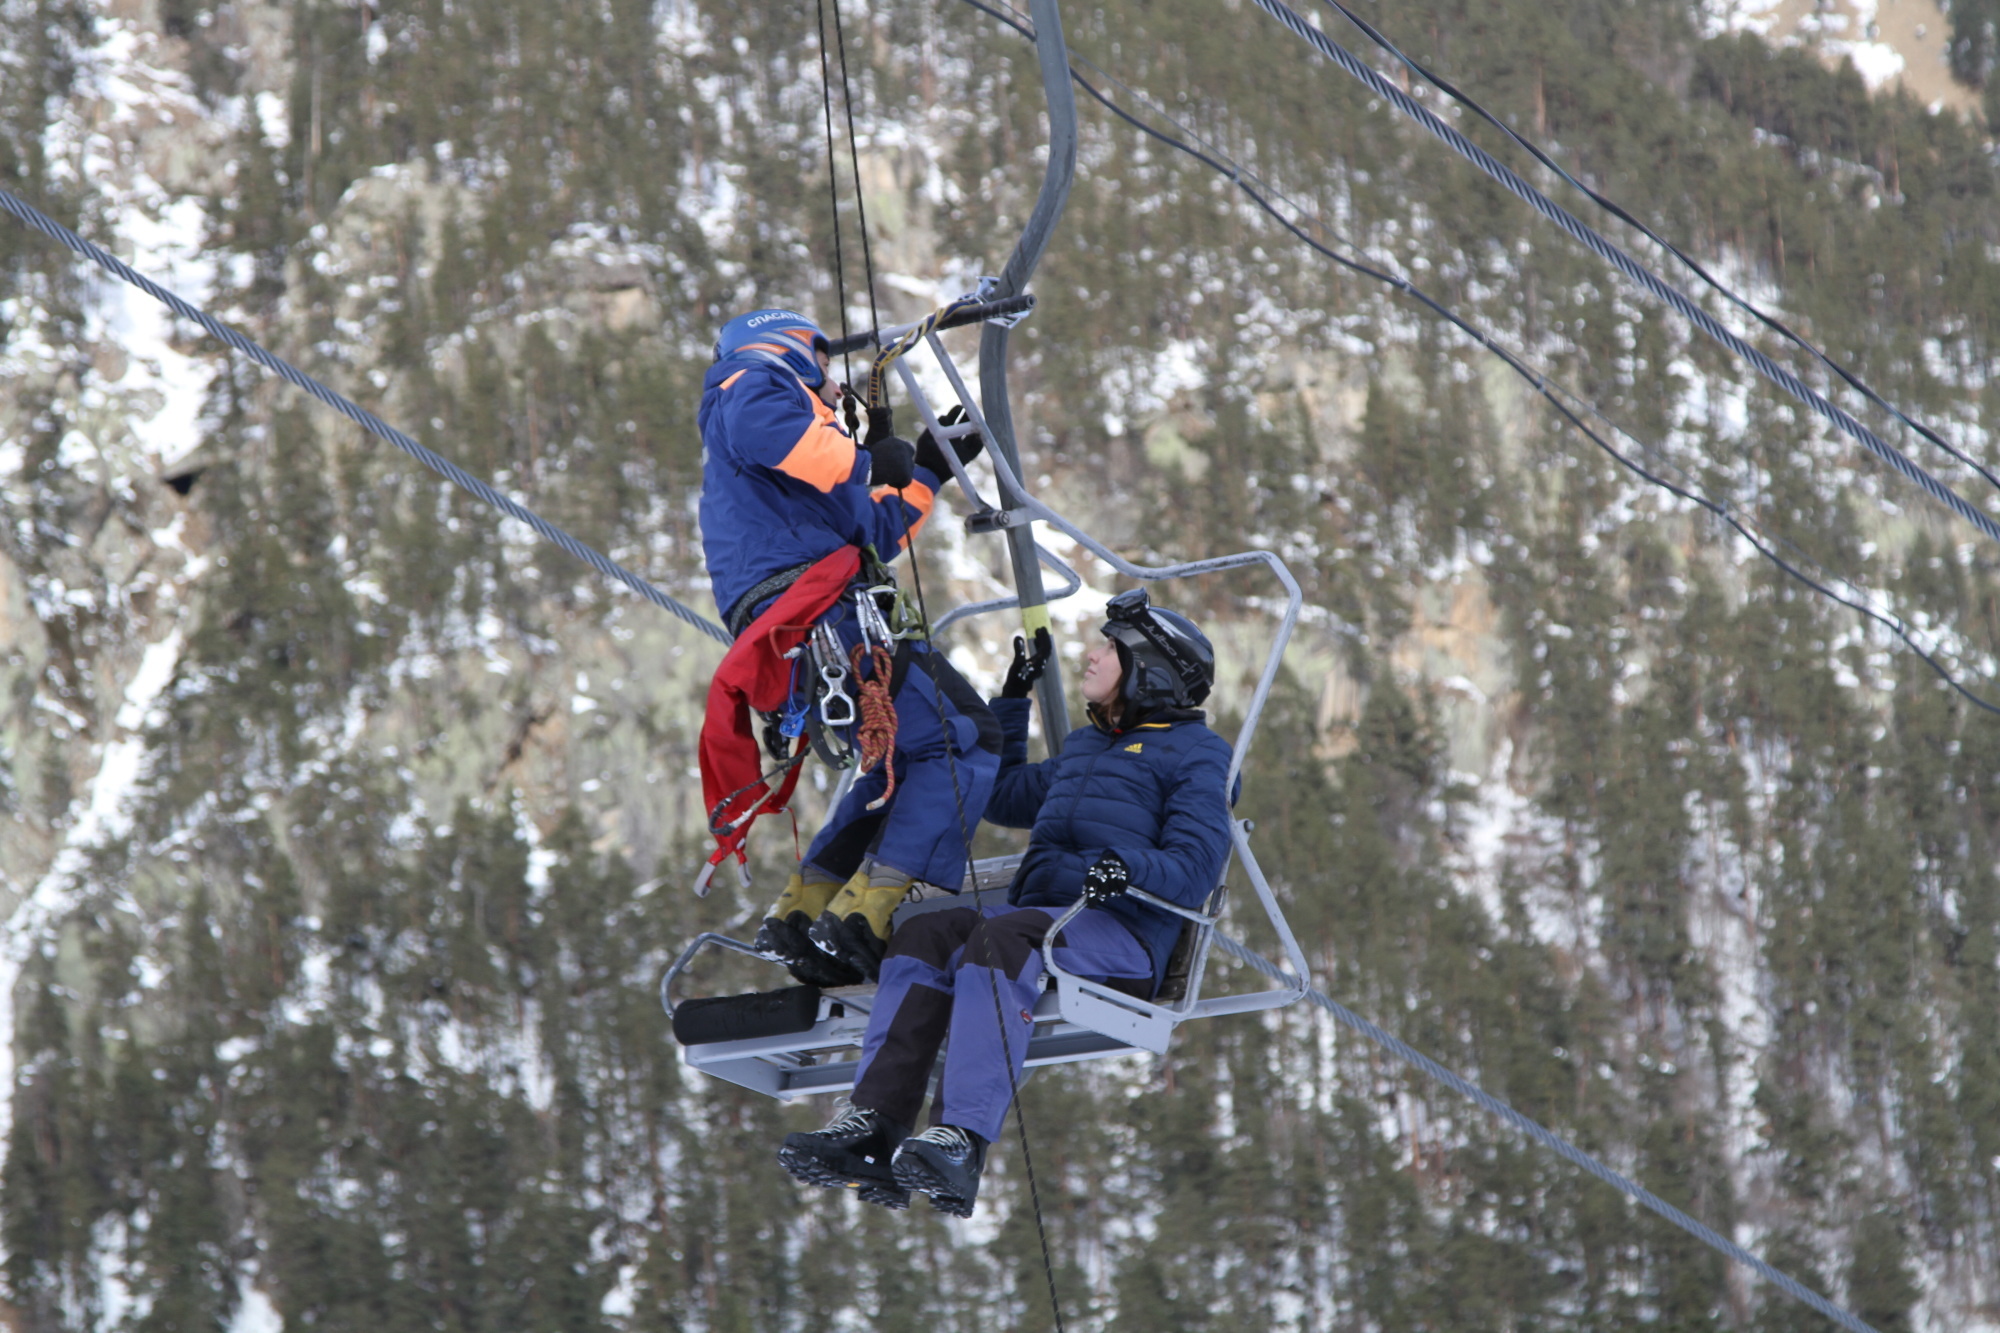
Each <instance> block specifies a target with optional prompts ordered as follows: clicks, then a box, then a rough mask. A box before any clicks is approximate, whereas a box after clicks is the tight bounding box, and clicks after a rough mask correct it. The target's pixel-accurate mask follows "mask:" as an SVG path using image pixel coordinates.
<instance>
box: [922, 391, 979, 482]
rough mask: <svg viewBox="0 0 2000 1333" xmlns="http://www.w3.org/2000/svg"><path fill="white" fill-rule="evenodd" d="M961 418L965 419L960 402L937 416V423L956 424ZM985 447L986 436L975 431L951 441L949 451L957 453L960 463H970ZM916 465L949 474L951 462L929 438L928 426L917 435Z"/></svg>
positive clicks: (940, 474) (935, 442)
mask: <svg viewBox="0 0 2000 1333" xmlns="http://www.w3.org/2000/svg"><path fill="white" fill-rule="evenodd" d="M963 420H965V405H964V404H963V403H961V404H959V405H958V406H956V407H954V408H952V409H951V411H949V412H947V413H945V414H944V415H943V416H941V417H939V418H938V425H940V426H956V425H957V424H958V423H959V422H961V421H963ZM985 447H986V437H985V436H984V435H981V434H979V433H978V432H977V431H974V432H973V433H972V434H970V435H961V436H959V437H958V438H957V439H955V440H953V441H952V442H951V451H952V452H953V453H955V454H957V455H958V461H959V462H960V463H970V462H971V461H972V460H973V459H975V458H977V457H979V451H980V450H981V449H984V448H985ZM917 466H918V467H927V468H929V469H930V470H931V471H932V472H934V473H936V474H937V475H938V476H940V477H949V476H950V475H951V464H950V463H948V462H946V461H945V456H944V450H943V449H942V448H940V447H939V446H938V442H937V441H936V440H935V439H933V438H931V431H930V427H928V426H926V427H924V433H923V434H922V435H919V436H918V437H917Z"/></svg>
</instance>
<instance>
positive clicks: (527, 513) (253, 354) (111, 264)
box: [0, 190, 734, 647]
mask: <svg viewBox="0 0 2000 1333" xmlns="http://www.w3.org/2000/svg"><path fill="white" fill-rule="evenodd" d="M0 208H3V209H5V210H6V211H7V212H9V213H12V214H13V215H14V216H15V217H16V218H18V219H19V220H21V221H22V222H25V223H26V224H28V225H29V226H30V227H33V228H34V229H35V230H36V231H39V232H41V233H42V234H43V235H45V236H48V237H50V238H51V239H53V240H57V241H60V242H62V243H63V244H64V245H66V246H68V247H69V248H70V249H72V250H74V251H76V252H77V253H78V254H80V255H82V256H83V257H84V258H86V259H88V260H90V261H91V262H92V263H94V264H96V265H97V266H98V267H99V268H102V269H103V270H105V271H106V272H107V273H110V274H111V275H112V276H114V277H116V278H118V279H119V280H121V281H123V282H128V283H130V284H132V285H133V286H134V287H137V288H138V289H139V290H140V291H142V292H144V293H146V295H148V296H150V297H152V298H153V299H154V300H156V301H158V302H160V304H162V305H164V306H166V307H167V309H169V310H171V311H173V312H174V313H175V314H176V315H179V316H180V317H181V318H183V319H189V320H193V321H194V322H195V323H196V324H199V325H200V326H201V327H202V328H203V329H205V330H207V331H208V332H209V333H210V334H211V335H213V336H214V337H216V338H219V339H221V340H222V341H223V342H225V343H227V344H228V345H229V346H231V347H233V348H235V349H236V350H237V351H239V352H241V353H242V354H243V355H245V356H247V357H249V358H250V359H251V360H252V361H255V362H256V363H257V364H258V365H260V366H263V367H264V368H265V369H266V370H269V371H272V372H274V373H275V374H277V375H278V376H279V377H280V378H282V379H284V380H285V381H286V382H287V383H290V384H292V385H294V386H296V387H297V388H300V389H303V390H305V391H306V392H307V393H309V394H311V395H312V396H313V397H314V398H317V399H319V401H320V402H322V403H325V404H326V405H327V406H328V407H330V408H332V409H333V410H334V411H336V412H338V413H340V414H341V415H342V416H344V417H346V418H347V419H348V420H349V421H352V422H353V423H354V424H355V425H357V426H360V427H361V428H362V429H363V430H365V431H367V432H368V433H369V434H370V435H373V436H375V437H376V438H377V439H380V440H385V441H387V442H388V443H390V444H393V445H395V446H396V447H397V448H398V449H401V450H402V451H403V452H404V453H406V454H408V455H409V456H410V457H411V458H414V459H416V460H417V461H418V462H419V463H422V464H423V465H424V466H425V467H427V468H429V469H430V470H431V471H433V472H435V473H437V474H438V475H439V476H441V477H443V478H444V479H445V480H446V481H449V482H451V483H452V485H454V486H457V487H458V488H459V489H460V490H463V491H465V492H467V493H468V494H470V495H472V496H473V497H474V498H475V499H478V500H482V501H484V502H485V503H487V504H489V505H491V506H493V507H494V508H495V509H498V510H499V511H500V512H501V513H503V514H505V515H507V517H509V518H512V519H518V520H520V521H521V522H523V523H525V524H527V525H528V526H529V527H530V528H532V529H534V530H535V532H536V533H537V534H539V535H540V536H541V537H543V538H544V539H546V540H548V541H551V542H554V543H555V544H556V545H557V546H560V547H561V548H562V549H563V550H565V551H567V552H569V553H570V554H571V555H573V556H575V557H576V558H577V559H579V560H581V561H583V562H584V563H585V564H587V565H589V566H590V567H591V568H592V569H595V570H596V571H597V572H598V573H600V574H603V575H605V576H606V577H608V578H614V579H617V580H618V581H619V582H620V583H622V584H624V585H625V586H626V587H628V588H630V589H631V590H632V591H633V592H636V593H638V594H639V595H640V596H641V597H643V598H645V599H646V600H647V601H649V602H651V603H652V604H653V605H655V606H657V607H659V608H660V609H661V610H663V611H668V612H671V613H672V614H674V615H675V616H678V617H679V618H680V619H681V620H683V621H686V622H687V623H688V624H690V625H692V626H694V627H695V628H696V629H698V630H700V631H701V632H702V633H704V634H706V635H708V637H709V638H711V639H714V640H715V641H716V642H717V643H719V644H722V645H723V646H724V647H728V646H729V645H730V644H731V643H733V642H734V640H733V639H731V638H730V636H729V631H728V630H726V629H724V628H723V627H722V626H720V625H718V624H716V623H715V622H714V621H712V620H710V619H709V618H708V617H707V616H704V615H702V614H701V613H700V612H699V611H696V610H695V609H694V608H692V607H689V606H684V605H682V604H681V603H679V602H677V601H675V600H674V599H673V598H671V597H669V596H667V595H666V594H665V593H663V592H661V591H660V590H659V589H658V588H656V587H654V586H653V585H652V584H651V583H649V582H647V581H646V580H645V579H642V578H640V577H639V576H638V575H637V574H634V573H633V572H632V571H631V570H629V569H627V568H625V567H624V566H623V565H621V564H619V563H618V562H617V561H615V560H613V559H611V558H610V557H609V556H606V555H603V554H601V553H600V552H598V551H597V550H596V549H595V548H593V547H590V546H587V545H585V544H584V543H583V542H580V541H578V540H577V539H576V538H574V537H572V536H570V535H569V534H568V533H567V532H564V531H563V530H562V529H561V528H559V527H557V526H556V525H555V524H553V523H551V522H549V521H548V520H547V519H545V518H543V517H542V516H541V515H539V514H537V513H535V511H534V510H532V509H529V508H528V507H527V506H526V505H523V504H521V503H519V502H518V501H515V500H511V499H509V498H508V497H506V496H505V495H502V494H501V493H500V492H499V491H497V490H495V489H493V487H491V486H489V485H487V484H486V483H485V482H483V481H481V480H479V478H477V477H475V476H473V475H472V474H471V473H469V472H467V471H466V470H465V469H463V468H461V467H459V466H458V465H457V464H456V463H453V462H451V461H450V460H449V459H446V458H443V457H440V456H439V455H437V454H435V453H433V452H431V451H430V450H429V449H426V448H425V447H424V446H423V445H421V444H418V443H417V442H416V441H415V440H413V439H411V438H410V437H409V436H408V435H405V434H404V433H403V432H402V431H400V430H397V429H396V428H395V427H394V426H391V425H389V424H388V423H387V422H385V421H383V420H382V419H381V418H380V417H378V416H376V415H375V414H374V413H373V412H370V411H368V410H367V409H366V408H362V407H357V406H355V404H354V403H352V402H350V401H349V400H348V399H346V398H344V397H342V396H341V395H340V394H338V393H335V392H334V391H333V390H332V389H329V388H327V387H326V385H324V384H321V383H320V382H319V381H318V380H316V379H314V378H313V377H312V376H311V375H308V374H306V373H305V372H304V371H303V370H300V369H299V368H298V367H297V366H294V365H293V364H292V363H291V362H289V361H287V360H285V359H284V358H283V357H280V356H276V355H273V354H272V353H270V352H267V351H265V350H264V349H263V348H262V347H260V346H258V345H257V344H256V343H254V342H252V341H251V340H250V339H248V338H246V337H244V336H243V335H242V334H240V333H238V332H237V331H236V330H235V329H233V328H231V327H229V325H227V324H224V323H223V322H222V321H221V320H219V319H216V318H214V317H213V316H211V315H208V314H206V313H204V312H203V311H200V310H197V309H195V308H194V307H193V306H191V305H189V304H188V303H187V302H186V301H184V300H182V299H181V298H180V297H178V296H176V295H175V294H174V293H172V292H170V291H168V290H167V289H166V288H165V287H162V286H160V285H159V284H158V283H156V282H154V281H153V280H152V279H150V278H148V277H146V276H144V275H143V274H140V273H138V272H135V271H134V270H133V269H132V268H131V267H130V266H129V265H127V264H126V263H125V262H124V261H123V260H121V259H119V258H118V257H117V256H116V255H113V254H111V253H110V252H109V251H107V250H105V249H104V248H103V247H101V246H98V245H95V244H93V243H92V242H90V241H86V240H85V239H84V238H83V237H81V236H79V235H77V234H76V233H75V232H73V231H71V230H70V229H69V228H68V227H65V226H63V225H62V223H60V222H57V221H56V220H55V219H53V218H51V217H49V216H48V215H47V214H45V213H43V212H42V211H41V210H40V209H38V208H36V207H34V206H33V205H32V204H28V203H24V202H22V201H21V200H20V199H17V198H15V197H14V195H12V194H10V193H8V192H7V191H6V190H0Z"/></svg>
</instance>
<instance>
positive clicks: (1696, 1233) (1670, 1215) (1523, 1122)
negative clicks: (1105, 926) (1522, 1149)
mask: <svg viewBox="0 0 2000 1333" xmlns="http://www.w3.org/2000/svg"><path fill="white" fill-rule="evenodd" d="M1215 941H1216V943H1217V944H1219V945H1221V946H1222V949H1223V951H1224V952H1225V953H1227V954H1228V955H1229V956H1230V957H1232V958H1235V959H1237V960H1239V961H1241V962H1243V963H1247V964H1248V965H1249V966H1251V967H1253V968H1255V969H1256V970H1257V971H1259V972H1261V973H1263V974H1264V975H1265V976H1267V977H1272V978H1274V979H1276V980H1280V981H1284V980H1288V979H1289V974H1287V973H1286V972H1285V971H1284V970H1283V969H1282V968H1280V967H1279V966H1278V965H1277V964H1276V963H1274V962H1272V961H1271V960H1270V959H1268V958H1265V957H1263V956H1262V955H1261V954H1258V953H1255V952H1253V951H1252V950H1250V949H1249V948H1246V947H1245V946H1244V945H1241V944H1238V943H1237V942H1236V941H1235V940H1232V939H1230V938H1229V937H1228V936H1227V935H1224V934H1222V933H1221V932H1220V931H1218V932H1216V936H1215ZM1306 998H1307V999H1309V1000H1311V1001H1312V1002H1313V1003H1314V1004H1316V1005H1318V1006H1319V1007H1320V1008H1321V1009H1324V1010H1325V1011H1326V1012H1327V1013H1329V1014H1331V1015H1333V1019H1334V1021H1335V1022H1337V1023H1339V1024H1340V1025H1341V1026H1342V1027H1344V1028H1347V1029H1349V1030H1350V1031H1353V1032H1358V1033H1360V1034H1361V1035H1362V1036H1364V1037H1366V1038H1367V1039H1368V1040H1369V1041H1372V1042H1374V1043H1375V1044H1376V1045H1377V1046H1379V1047H1381V1048H1382V1049H1383V1050H1385V1051H1387V1052H1389V1053H1390V1054H1391V1055H1393V1056H1395V1057H1396V1058H1397V1059H1399V1060H1401V1061H1403V1062H1404V1063H1405V1064H1408V1065H1411V1066H1413V1067H1415V1068H1416V1069H1418V1070H1421V1071H1422V1072H1423V1073H1424V1074H1426V1075H1428V1076H1429V1077H1431V1078H1433V1079H1436V1080H1437V1081H1438V1082H1439V1083H1442V1084H1444V1085H1445V1086H1446V1087H1447V1088H1450V1089H1451V1090H1452V1091H1453V1092H1455V1093H1457V1094H1458V1095H1459V1096H1461V1097H1464V1098H1466V1099H1467V1100H1469V1101H1471V1102H1472V1103H1473V1104H1475V1105H1476V1106H1478V1107H1479V1108H1480V1109H1481V1110H1482V1111H1485V1112H1486V1113H1487V1114H1488V1115H1491V1116H1494V1117H1496V1118H1498V1119H1500V1120H1503V1121H1505V1122H1506V1123H1507V1124H1508V1125H1510V1126H1512V1127H1513V1128H1514V1129H1516V1130H1518V1131H1520V1132H1521V1133H1522V1134H1525V1135H1527V1136H1528V1137H1529V1138H1531V1139H1533V1140H1534V1141H1535V1142H1537V1143H1539V1144H1541V1145H1542V1146H1543V1147H1544V1148H1547V1149H1548V1150H1549V1151H1550V1152H1552V1153H1555V1154H1556V1155H1557V1156H1558V1157H1561V1158H1563V1159H1564V1160H1565V1161H1567V1162H1570V1163H1571V1164H1573V1165H1575V1166H1579V1167H1581V1168H1583V1169H1584V1170H1585V1171H1588V1172H1589V1173H1590V1174H1591V1175H1593V1176H1596V1177H1597V1178H1598V1179H1599V1180H1601V1181H1603V1182H1604V1183H1605V1184H1607V1185H1609V1186H1611V1187H1612V1188H1613V1189H1616V1190H1618V1191H1619V1192H1620V1193H1622V1194H1625V1195H1626V1196H1627V1197H1629V1198H1631V1199H1634V1200H1636V1201H1637V1202H1639V1203H1641V1204H1643V1205H1645V1206H1646V1207H1647V1208H1650V1209H1651V1210H1652V1211H1653V1212H1655V1213H1657V1214H1659V1215H1660V1216H1661V1217H1664V1218H1665V1219H1666V1220H1667V1221H1669V1222H1672V1223H1673V1224H1674V1225H1675V1226H1677V1227H1679V1228H1680V1229H1681V1230H1683V1231H1685V1232H1687V1233H1688V1234H1689V1235H1691V1236H1693V1237H1694V1238H1695V1239H1696V1240H1699V1241H1701V1242H1702V1243H1703V1244H1705V1245H1708V1246H1711V1247H1712V1248H1714V1249H1716V1250H1719V1251H1721V1252H1722V1253H1723V1254H1725V1255H1727V1256H1728V1257H1729V1258H1731V1259H1734V1260H1735V1261H1736V1262H1737V1263H1739V1264H1742V1265H1743V1266H1744V1267H1746V1268H1748V1269H1750V1270H1751V1271H1752V1272H1754V1273H1756V1274H1757V1275H1758V1276H1759V1277H1761V1278H1763V1279H1764V1280H1765V1281H1766V1282H1769V1283H1771V1284H1772V1285H1773V1286H1775V1287H1777V1288H1778V1289H1779V1290H1780V1291H1783V1292H1784V1293H1785V1294H1786V1295H1787V1296H1790V1297H1792V1298H1793V1299H1794V1300H1797V1301H1801V1302H1803V1303H1804V1304H1806V1305H1809V1306H1811V1307H1812V1308H1813V1309H1815V1310H1817V1311H1819V1313H1821V1314H1823V1315H1825V1316H1826V1317H1827V1318H1828V1319H1831V1320H1833V1322H1834V1323H1836V1324H1839V1325H1840V1326H1841V1327H1842V1328H1845V1329H1848V1330H1850V1333H1876V1330H1875V1329H1874V1328H1873V1327H1871V1326H1870V1325H1868V1324H1866V1323H1863V1322H1862V1321H1861V1320H1860V1319H1859V1318H1857V1317H1856V1316H1854V1315H1853V1314H1850V1313H1849V1312H1848V1311H1846V1310H1843V1309H1842V1308H1841V1307H1839V1306H1838V1305H1835V1304H1834V1303H1833V1302H1832V1301H1829V1300H1828V1299H1826V1297H1824V1296H1822V1295H1820V1294H1819V1293H1818V1292H1816V1291H1814V1290H1813V1289H1812V1288H1810V1287H1808V1286H1805V1285H1804V1284H1802V1283H1800V1282H1799V1281H1798V1280H1797V1279H1795V1278H1793V1277H1791V1276H1790V1275H1788V1274H1786V1273H1783V1272H1780V1271H1779V1270H1778V1269H1775V1268H1773V1267H1771V1265H1769V1264H1767V1263H1765V1262H1764V1261H1763V1260H1762V1259H1759V1258H1758V1257H1757V1256H1756V1255H1754V1254H1752V1253H1750V1252H1749V1251H1748V1250H1746V1249H1744V1248H1743V1247H1742V1246H1741V1245H1738V1244H1737V1243H1736V1242H1735V1241H1733V1240H1730V1239H1729V1238H1728V1237H1727V1236H1724V1235H1722V1234H1721V1233H1720V1232H1718V1231H1715V1230H1714V1229H1713V1228H1711V1227H1708V1226H1706V1225H1704V1224H1703V1223H1701V1222H1698V1221H1696V1220H1695V1219H1694V1218H1692V1217H1689V1216H1688V1215H1687V1214H1686V1213H1684V1212H1682V1211H1681V1210H1680V1209H1678V1208H1676V1207H1674V1206H1673V1205H1672V1204H1670V1203H1668V1202H1667V1201H1666V1200H1665V1199H1662V1198H1661V1197H1660V1196H1659V1195H1657V1194H1654V1193H1653V1192H1652V1191H1651V1190H1649V1189H1647V1188H1646V1187H1645V1186H1643V1185H1641V1184H1639V1183H1638V1182H1637V1181H1635V1180H1631V1179H1629V1178H1627V1177H1625V1176H1623V1175H1620V1174H1619V1173H1618V1172H1616V1171H1613V1170H1612V1169H1611V1168H1610V1167H1608V1166H1606V1165H1605V1164H1604V1163H1602V1162H1600V1161H1598V1160H1597V1159H1596V1158H1595V1157H1592V1156H1591V1155H1590V1154H1589V1153H1587V1152H1585V1151H1584V1150H1583V1149H1581V1148H1579V1147H1577V1146H1576V1145H1574V1144H1572V1143H1570V1142H1569V1141H1568V1140H1567V1139H1564V1138H1562V1137H1561V1136H1560V1135H1557V1134H1554V1133H1551V1132H1550V1131H1549V1130H1547V1129H1544V1128H1543V1127H1542V1126H1541V1125H1539V1124H1537V1123H1536V1122H1535V1121H1533V1120H1530V1119H1529V1118H1528V1117H1527V1116H1524V1115H1522V1114H1521V1113H1520V1112H1519V1111H1516V1110H1515V1109H1514V1108H1513V1107H1511V1106H1509V1105H1508V1104H1507V1103H1505V1102H1503V1101H1501V1100H1500V1099H1499V1098H1498V1097H1495V1096H1494V1095H1493V1094H1492V1093H1490V1092H1488V1091H1486V1089H1484V1088H1482V1087H1480V1086H1479V1085H1478V1084H1477V1083H1474V1082H1471V1081H1470V1080H1468V1079H1465V1078H1461V1077H1460V1076H1459V1075H1457V1074H1454V1073H1452V1072H1451V1070H1449V1069H1447V1068H1445V1067H1444V1066H1443V1065H1441V1064H1439V1063H1438V1062H1437V1061H1435V1060H1433V1059H1431V1058H1430V1057H1429V1056H1428V1055H1425V1054H1424V1053H1423V1052H1422V1051H1419V1050H1417V1049H1416V1048H1415V1047H1413V1046H1411V1045H1409V1044H1408V1043H1407V1042H1404V1041H1402V1040H1401V1039H1400V1038H1398V1037H1396V1036H1394V1035H1392V1034H1390V1033H1388V1032H1385V1031H1383V1030H1382V1029H1381V1028H1379V1027H1377V1026H1376V1025H1375V1024H1373V1023H1371V1022H1369V1021H1368V1020H1367V1019H1365V1018H1363V1017H1362V1016H1361V1015H1360V1014H1357V1013H1355V1012H1354V1011H1353V1010H1352V1009H1349V1008H1348V1007H1347V1006H1346V1005H1344V1004H1341V1003H1340V1002H1339V1001H1338V1000H1335V999H1332V998H1330V997H1329V996H1328V995H1326V993H1325V992H1323V991H1321V990H1319V989H1318V988H1317V987H1314V988H1312V989H1310V990H1308V991H1307V992H1306Z"/></svg>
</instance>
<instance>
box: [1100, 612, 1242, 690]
mask: <svg viewBox="0 0 2000 1333" xmlns="http://www.w3.org/2000/svg"><path fill="white" fill-rule="evenodd" d="M1105 615H1106V618H1107V623H1106V624H1105V626H1104V636H1105V637H1106V638H1108V639H1110V640H1111V641H1112V642H1113V643H1114V644H1116V645H1117V646H1118V665H1119V666H1120V667H1122V668H1123V669H1124V682H1123V684H1122V686H1121V692H1122V693H1123V694H1124V696H1125V702H1126V703H1128V704H1131V705H1132V706H1133V707H1134V708H1135V709H1137V710H1138V711H1139V712H1140V713H1150V712H1152V711H1153V710H1154V709H1157V708H1192V707H1195V706H1196V705H1198V704H1199V703H1201V702H1202V700H1204V699H1206V698H1208V692H1209V690H1210V689H1211V688H1213V687H1214V685H1215V647H1214V645H1213V644H1211V643H1209V641H1208V636H1207V635H1206V634H1203V633H1202V632H1201V631H1200V630H1199V629H1197V628H1195V624H1194V622H1193V621H1192V620H1189V619H1188V618H1187V617H1186V616H1184V615H1181V614H1180V613H1179V612H1177V611H1169V610H1167V609H1166V608H1165V607H1162V606H1153V605H1152V604H1151V602H1150V599H1148V598H1147V596H1146V590H1145V589H1144V588H1133V589H1131V590H1130V591H1128V592H1121V593H1119V594H1118V595H1117V596H1116V597H1113V598H1112V599H1111V603H1110V605H1109V606H1107V607H1106V608H1105Z"/></svg>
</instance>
